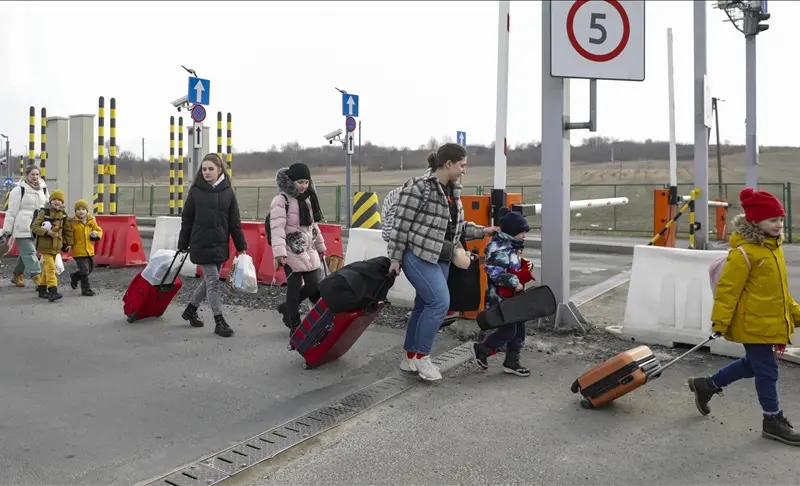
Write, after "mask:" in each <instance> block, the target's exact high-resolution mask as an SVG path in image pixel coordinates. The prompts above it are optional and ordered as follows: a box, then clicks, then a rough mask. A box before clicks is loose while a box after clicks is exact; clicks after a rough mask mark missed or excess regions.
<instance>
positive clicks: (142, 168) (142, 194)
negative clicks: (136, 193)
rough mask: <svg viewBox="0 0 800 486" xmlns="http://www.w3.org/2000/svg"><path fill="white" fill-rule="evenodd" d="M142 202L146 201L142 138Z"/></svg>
mask: <svg viewBox="0 0 800 486" xmlns="http://www.w3.org/2000/svg"><path fill="white" fill-rule="evenodd" d="M141 199H142V201H144V137H142V195H141Z"/></svg>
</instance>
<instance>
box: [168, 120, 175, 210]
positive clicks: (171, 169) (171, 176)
mask: <svg viewBox="0 0 800 486" xmlns="http://www.w3.org/2000/svg"><path fill="white" fill-rule="evenodd" d="M174 214H175V117H174V116H171V117H169V215H170V216H173V215H174Z"/></svg>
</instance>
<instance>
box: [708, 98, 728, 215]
mask: <svg viewBox="0 0 800 486" xmlns="http://www.w3.org/2000/svg"><path fill="white" fill-rule="evenodd" d="M720 101H725V100H722V99H719V98H717V97H713V98H711V109H712V110H713V111H714V130H715V131H716V134H717V187H718V192H719V196H718V197H719V199H720V201H721V200H723V199H725V197H724V194H723V189H722V188H723V184H722V143H721V142H720V141H719V104H718V103H719V102H720Z"/></svg>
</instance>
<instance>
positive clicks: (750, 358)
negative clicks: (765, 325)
mask: <svg viewBox="0 0 800 486" xmlns="http://www.w3.org/2000/svg"><path fill="white" fill-rule="evenodd" d="M744 351H745V355H744V357H743V358H739V359H737V360H736V361H734V362H732V363H731V364H729V365H728V366H726V367H724V368H722V369H721V370H719V371H717V372H716V373H714V376H712V377H711V380H712V381H713V382H714V384H715V385H717V386H718V387H720V388H725V387H726V386H728V385H730V384H731V383H733V382H734V381H737V380H741V379H742V378H755V379H756V380H755V381H756V394H757V395H758V402H759V403H760V404H761V409H762V410H763V411H764V413H766V414H774V413H778V412H779V411H780V408H779V407H778V388H777V384H778V360H777V359H775V355H774V354H773V352H772V346H771V345H769V344H745V345H744Z"/></svg>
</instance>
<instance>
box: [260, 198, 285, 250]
mask: <svg viewBox="0 0 800 486" xmlns="http://www.w3.org/2000/svg"><path fill="white" fill-rule="evenodd" d="M281 196H283V199H284V201H286V217H287V218H288V217H289V198H288V197H286V194H283V193H281ZM270 216H271V215H270V213H267V217H266V218H264V226H265V228H264V229H266V231H267V244H268V245H269V246H272V227H271V226H270Z"/></svg>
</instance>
